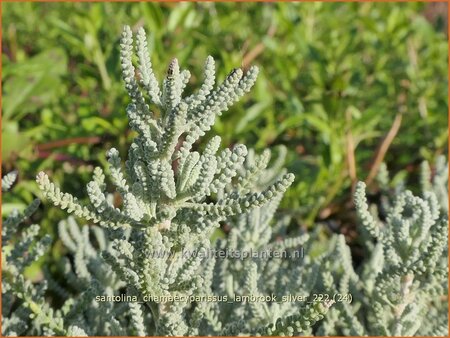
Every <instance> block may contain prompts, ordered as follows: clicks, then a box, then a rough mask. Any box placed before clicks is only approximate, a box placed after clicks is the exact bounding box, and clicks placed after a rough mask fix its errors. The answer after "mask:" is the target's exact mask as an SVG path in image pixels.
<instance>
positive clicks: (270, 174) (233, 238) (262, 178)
mask: <svg viewBox="0 0 450 338" xmlns="http://www.w3.org/2000/svg"><path fill="white" fill-rule="evenodd" d="M279 151H280V154H279V157H278V159H277V160H276V161H275V163H274V164H273V166H272V167H270V168H269V169H265V168H266V166H267V163H268V162H269V159H270V152H269V151H268V150H267V151H265V152H263V153H262V154H261V155H254V154H253V153H252V156H251V157H249V158H248V159H247V161H246V162H245V163H244V164H243V166H242V168H241V169H240V170H242V171H243V172H245V171H248V170H249V171H250V172H251V176H249V177H248V180H247V181H246V183H245V185H242V182H239V183H237V184H236V186H234V187H235V188H237V189H244V187H245V189H246V190H248V191H259V190H264V189H265V186H267V185H270V184H271V183H272V182H273V181H277V180H278V179H279V177H282V175H284V170H283V169H281V166H282V164H283V163H284V155H285V153H286V150H285V148H280V149H279ZM280 200H281V195H278V196H277V198H275V199H273V200H271V201H269V202H267V203H266V204H264V205H263V206H261V207H258V208H254V209H252V210H250V211H248V212H246V213H244V214H240V215H237V216H235V217H231V218H229V219H228V220H227V222H228V225H229V226H230V228H231V230H230V232H229V234H228V236H227V239H224V240H221V241H219V242H218V243H217V247H216V250H217V251H220V250H223V251H224V252H225V251H227V252H229V253H230V255H229V256H228V257H226V258H220V257H219V258H212V259H211V260H209V261H208V262H207V264H206V266H205V272H204V276H206V277H207V278H205V282H204V284H203V291H202V292H205V291H207V293H209V294H216V295H218V296H219V295H220V296H222V297H223V296H226V297H228V298H227V299H228V300H230V303H231V304H230V303H227V302H206V301H205V302H199V303H198V304H197V307H196V308H195V309H194V316H193V321H192V320H191V325H190V329H189V331H188V333H189V334H190V335H208V334H209V335H211V334H212V335H263V336H280V335H288V336H292V335H299V334H302V335H310V334H311V333H312V330H311V327H312V325H314V324H315V323H316V322H317V321H319V320H320V319H322V318H323V316H324V314H325V313H326V312H327V311H328V308H329V307H330V306H331V305H332V304H333V301H332V300H328V301H311V303H310V304H308V303H307V302H306V301H301V302H295V301H283V296H288V295H296V296H298V295H302V296H304V297H309V296H312V293H313V292H316V293H317V294H318V293H320V291H322V290H324V288H323V287H322V286H321V283H320V281H319V280H318V279H317V277H318V272H319V270H320V265H321V259H320V257H318V258H317V259H311V257H303V256H302V255H301V253H303V250H302V249H305V248H307V249H309V245H310V244H311V243H312V241H310V240H309V236H308V235H307V234H301V235H299V236H297V237H285V236H284V235H283V231H284V230H285V228H286V226H287V224H288V221H289V217H281V218H279V220H278V221H277V222H276V224H274V222H273V221H274V215H275V211H276V209H277V207H278V204H279V202H280ZM279 236H283V237H284V238H283V239H282V240H280V239H278V238H277V237H279ZM294 250H295V251H294ZM268 252H272V253H273V252H277V253H279V254H280V255H281V254H282V253H284V252H285V253H286V254H290V255H297V254H298V256H291V257H289V256H287V257H284V258H281V257H276V256H272V257H270V256H268V255H265V256H264V255H263V253H266V254H267V253H268ZM231 253H233V255H231ZM257 255H259V256H257ZM248 295H253V296H256V297H265V296H269V299H268V300H267V301H262V300H258V301H246V302H242V301H240V300H237V301H236V299H237V298H235V297H236V296H244V297H245V296H248ZM272 295H273V296H274V297H275V299H276V300H275V301H273V300H272V299H271V296H272ZM309 299H310V300H313V299H312V297H310V298H309Z"/></svg>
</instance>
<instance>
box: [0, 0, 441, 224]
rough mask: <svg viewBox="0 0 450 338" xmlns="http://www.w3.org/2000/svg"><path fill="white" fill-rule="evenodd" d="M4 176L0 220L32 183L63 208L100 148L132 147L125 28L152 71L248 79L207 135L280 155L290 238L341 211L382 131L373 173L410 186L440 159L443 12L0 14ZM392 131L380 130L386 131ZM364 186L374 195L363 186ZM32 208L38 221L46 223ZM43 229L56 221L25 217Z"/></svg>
mask: <svg viewBox="0 0 450 338" xmlns="http://www.w3.org/2000/svg"><path fill="white" fill-rule="evenodd" d="M1 5H2V10H3V20H2V29H3V41H2V50H3V54H2V66H3V72H2V85H3V87H2V88H3V92H2V95H3V100H2V102H3V104H2V144H3V149H2V158H3V162H2V169H3V173H5V172H8V171H10V170H12V169H18V171H19V182H18V183H17V184H16V186H15V190H14V191H15V193H14V194H9V195H10V196H5V200H4V201H3V209H4V212H8V210H11V209H12V208H14V207H19V208H21V207H23V206H25V205H26V204H28V203H29V202H30V201H31V200H32V198H33V194H35V195H39V194H38V192H37V187H36V184H35V182H34V177H35V175H36V174H37V172H38V171H40V170H45V171H46V172H47V173H49V175H50V176H51V177H52V178H53V179H54V181H55V182H56V183H57V184H58V185H60V186H61V187H62V189H63V190H65V191H67V192H70V193H73V194H74V195H75V196H78V197H83V196H85V193H84V189H85V188H84V187H85V184H86V183H87V182H88V180H89V177H90V173H91V172H92V170H93V168H94V166H95V165H98V164H100V165H102V164H104V162H105V156H104V154H105V151H106V150H107V149H109V148H110V147H112V146H115V147H117V148H118V149H119V150H120V152H121V153H122V155H123V156H124V155H125V152H126V149H127V148H128V145H129V143H130V140H131V137H132V135H130V134H129V132H128V127H127V123H128V121H127V118H126V114H125V107H126V105H127V103H128V101H129V100H128V97H127V95H126V92H125V90H124V87H123V83H122V80H121V78H120V76H121V75H120V66H119V52H118V47H119V38H120V33H121V30H122V27H123V25H124V24H129V25H131V26H132V28H133V29H137V28H138V27H140V26H143V27H145V29H146V31H147V33H148V36H149V41H150V49H151V55H152V61H153V64H154V68H155V72H156V74H157V75H159V76H160V78H161V77H162V75H163V74H164V72H165V70H166V67H167V65H168V63H169V61H170V60H171V59H172V58H173V57H177V58H178V60H179V62H180V64H181V66H182V68H187V69H189V70H190V71H191V73H193V77H192V78H191V87H189V88H188V89H194V88H197V87H198V85H199V83H200V82H201V79H202V77H201V74H202V66H203V63H204V60H205V58H206V56H207V55H212V56H213V57H214V58H215V60H216V63H217V69H218V71H219V80H221V79H223V78H224V77H225V75H226V74H227V73H228V72H229V71H230V70H231V69H232V68H235V67H244V68H247V67H248V66H249V65H251V64H256V65H258V66H259V67H260V69H261V72H260V76H259V78H258V80H257V83H256V85H255V87H254V88H253V90H252V92H251V93H250V94H248V95H247V96H246V98H245V99H244V100H243V101H241V102H240V103H239V104H237V105H235V106H234V107H233V108H232V109H230V110H229V111H228V112H226V113H224V114H223V115H222V116H221V117H220V118H219V119H218V121H217V123H216V125H215V127H214V130H213V131H212V133H217V134H219V135H220V136H221V137H222V139H223V144H224V145H226V146H228V145H232V144H234V143H237V142H241V143H244V144H246V145H247V146H248V147H254V148H255V149H256V150H257V151H261V150H262V149H264V148H266V147H271V148H274V149H275V150H274V151H275V152H276V146H277V145H280V144H283V145H285V146H287V148H288V157H287V161H286V166H287V168H288V169H289V170H290V171H291V172H293V173H294V174H295V175H296V181H295V183H294V185H293V186H292V187H291V189H289V191H288V192H287V193H286V195H285V198H284V200H283V202H282V206H281V210H282V211H283V212H285V213H289V214H291V215H292V216H293V219H294V222H296V223H297V224H298V225H301V226H311V225H312V224H314V222H315V221H322V220H327V219H336V220H338V221H339V222H344V219H345V215H346V213H348V210H349V209H350V208H351V204H349V203H348V201H349V200H351V186H352V182H354V181H355V180H356V179H359V180H366V179H367V177H368V175H369V172H370V171H371V169H372V168H373V165H374V162H376V161H375V157H376V155H377V149H379V147H380V146H381V144H382V143H383V140H384V138H385V136H386V135H387V133H388V132H389V130H390V129H391V128H392V126H393V124H394V128H393V129H394V130H393V131H392V132H393V134H394V135H393V136H394V138H393V141H392V143H389V144H387V145H388V146H389V147H388V151H387V152H386V153H383V152H381V153H380V154H379V156H378V158H379V160H383V161H385V162H386V163H387V164H388V167H389V168H390V169H391V170H392V172H393V173H395V174H397V176H396V178H397V179H399V178H402V177H405V176H406V173H407V172H410V175H409V176H408V177H411V178H410V181H411V182H410V183H411V184H412V186H413V187H414V184H415V181H414V180H415V177H417V176H415V175H416V173H417V171H418V167H419V164H420V162H421V161H422V160H423V159H427V160H430V161H431V162H433V161H434V159H435V158H436V156H437V155H439V154H442V153H445V154H446V153H447V142H448V141H447V140H448V129H447V125H448V121H447V118H448V114H447V112H448V101H447V93H448V81H447V74H448V64H447V60H448V44H447V36H446V31H447V29H446V25H447V17H446V13H447V10H446V7H445V6H446V5H445V4H444V5H443V6H442V4H432V5H430V4H425V3H211V2H209V3H176V4H175V3H173V4H168V3H2V4H1ZM400 119H401V123H400V125H397V127H399V129H398V130H395V123H394V121H397V123H398V122H399V120H400ZM373 189H376V187H375V188H373ZM44 210H45V212H44ZM35 217H37V218H39V219H40V223H41V224H43V225H44V227H46V228H47V230H48V231H50V232H52V231H55V230H54V229H55V227H56V221H57V220H60V219H62V218H64V217H65V215H64V213H61V212H60V211H57V210H55V208H51V207H50V206H47V207H45V209H43V210H42V211H41V213H40V214H38V215H37V216H35Z"/></svg>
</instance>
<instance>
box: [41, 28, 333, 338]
mask: <svg viewBox="0 0 450 338" xmlns="http://www.w3.org/2000/svg"><path fill="white" fill-rule="evenodd" d="M134 47H135V48H136V52H137V56H138V58H139V64H138V74H139V78H140V81H139V82H138V81H137V80H136V78H135V67H134V65H133V62H132V55H133V52H132V51H133V48H134ZM121 64H122V71H123V78H124V81H125V84H126V89H127V90H128V93H129V95H130V97H131V103H130V104H129V106H128V107H127V114H128V117H129V120H130V127H131V128H132V129H133V130H134V131H135V132H136V133H137V135H138V136H137V137H136V138H135V140H134V142H133V143H132V145H131V147H130V149H129V152H128V159H127V161H126V162H125V166H124V168H122V161H121V159H120V157H119V153H118V151H117V150H116V149H114V148H113V149H111V150H109V151H108V152H107V157H108V163H109V167H108V171H109V177H110V179H111V182H112V183H113V185H114V187H115V190H116V192H117V193H118V195H120V197H121V199H122V205H121V207H117V206H115V205H114V204H113V203H111V201H109V200H108V198H107V194H106V183H105V175H104V173H103V171H102V170H101V169H100V168H97V169H96V170H95V172H94V176H93V179H92V181H91V182H89V183H88V184H87V194H88V197H89V200H90V204H89V205H82V204H81V203H80V202H79V201H78V199H77V198H75V197H74V196H72V195H70V194H67V193H63V192H61V191H60V189H59V188H58V187H56V186H55V185H54V184H53V183H51V182H50V180H49V178H48V176H47V175H46V174H44V173H43V172H41V173H40V174H39V175H38V177H37V182H38V184H39V187H40V188H41V190H42V191H43V193H44V195H45V196H46V197H47V198H48V199H49V200H51V201H52V202H53V203H54V204H55V205H57V206H60V207H61V208H62V209H65V210H67V211H68V212H69V213H73V214H75V215H76V216H78V217H82V218H84V219H86V220H88V221H91V222H93V223H96V224H99V225H100V227H102V229H103V230H104V232H105V233H106V237H107V238H108V241H109V243H110V247H108V249H105V248H104V249H101V250H99V251H101V255H98V252H95V251H96V250H93V249H92V248H91V247H90V246H89V244H88V243H89V241H87V236H88V234H87V233H88V231H87V230H83V231H82V232H81V233H77V232H76V231H75V230H73V231H72V232H71V234H70V235H69V234H68V231H66V233H64V228H65V227H64V226H62V227H61V228H60V236H61V238H62V240H63V242H64V243H65V244H66V246H67V247H68V248H69V249H70V250H71V251H72V252H73V253H74V255H75V266H74V271H75V275H76V277H77V278H78V280H81V285H82V286H85V285H88V284H90V287H89V289H88V290H86V291H84V292H83V293H82V294H81V296H80V297H79V298H80V299H84V300H85V301H86V303H85V304H84V305H85V306H86V307H88V304H90V307H95V306H94V301H93V299H92V298H93V297H92V295H93V294H95V293H98V294H103V293H105V292H106V293H108V292H117V284H114V283H113V285H110V284H104V283H105V281H104V280H103V279H102V277H104V274H106V273H109V272H107V270H108V269H111V270H112V272H110V273H109V276H114V277H113V278H112V280H114V281H117V283H119V284H120V282H121V283H124V285H125V286H126V288H125V291H126V293H127V294H128V295H137V296H138V297H139V299H143V298H144V297H155V296H159V297H160V296H172V297H174V296H191V295H196V294H199V293H204V290H205V286H204V285H205V283H206V282H207V279H206V276H204V275H203V272H202V271H203V264H204V263H205V259H204V258H202V257H203V256H202V255H196V256H194V255H191V256H189V257H187V256H186V255H184V254H183V252H186V251H190V252H201V251H203V252H207V251H208V250H209V249H210V241H209V238H210V236H211V234H212V232H213V231H214V229H216V228H217V227H219V225H220V222H221V221H224V220H226V219H227V218H229V217H232V216H235V215H240V214H243V213H246V212H250V211H251V210H253V209H255V208H258V207H259V206H262V205H267V204H268V203H271V202H273V201H278V200H279V199H280V198H281V195H282V194H283V192H284V191H285V190H286V189H287V187H288V186H289V185H290V184H291V183H292V181H293V175H292V174H283V175H278V176H277V177H276V178H275V179H274V180H273V182H271V184H270V185H268V186H266V185H264V188H263V189H262V190H257V191H255V189H253V188H252V187H253V186H254V185H255V182H254V180H255V177H256V176H255V175H256V174H258V173H260V172H262V171H263V170H264V169H265V167H266V165H267V158H268V153H265V154H263V155H262V156H261V158H260V159H258V160H257V161H255V162H254V164H253V165H250V166H247V167H245V166H243V164H244V162H245V161H246V160H247V161H248V160H249V156H248V151H247V148H246V147H245V146H244V145H236V146H234V147H233V148H232V149H228V148H226V149H224V150H219V148H220V137H218V136H215V137H213V138H211V139H210V140H209V142H208V143H207V144H206V146H205V148H204V149H203V152H200V151H196V150H194V147H193V146H194V143H195V142H196V141H197V140H198V139H199V138H200V137H201V136H204V135H205V133H206V132H207V131H208V130H210V128H211V126H212V125H213V123H214V120H215V117H216V116H217V115H220V114H221V113H222V112H223V111H225V110H227V109H228V108H229V107H230V106H231V105H232V104H233V103H234V102H236V101H237V100H239V98H241V97H242V96H243V95H244V94H245V93H246V92H248V91H249V90H250V88H251V87H252V85H253V83H254V81H255V79H256V76H257V73H258V69H257V68H256V67H252V68H250V69H249V70H248V72H247V73H246V74H243V72H242V70H241V69H235V70H233V71H232V72H231V73H230V74H229V75H228V76H227V77H226V79H225V80H224V81H223V82H222V83H221V84H220V85H218V86H216V87H215V75H214V60H213V59H212V58H211V57H208V58H207V60H206V63H205V72H204V74H205V80H204V83H203V85H202V86H201V87H200V90H199V91H198V92H197V93H196V94H192V95H190V96H187V97H183V96H182V94H183V90H184V88H185V86H186V84H187V82H188V80H189V76H190V75H189V72H188V71H186V70H183V71H182V70H180V69H179V65H178V61H177V60H176V59H174V60H173V61H172V62H171V63H170V65H169V68H168V71H167V74H166V76H165V78H164V80H163V83H162V86H161V87H159V86H158V83H157V80H156V78H155V75H154V73H153V71H152V68H151V61H150V57H149V55H148V50H147V45H146V39H145V33H144V31H143V30H142V29H141V30H139V31H138V33H137V37H136V45H135V46H133V37H132V32H131V29H130V28H129V27H125V29H124V32H123V34H122V39H121ZM146 97H147V99H146ZM153 109H154V111H153ZM272 209H273V207H272ZM271 212H273V210H272V211H271ZM269 216H270V213H269V214H268V215H267V216H266V217H269ZM74 236H75V237H74ZM71 237H72V238H71ZM80 241H82V242H83V243H85V244H83V245H81V244H80ZM158 255H160V256H159V257H157V256H158ZM104 263H106V264H107V265H106V267H107V268H105V266H103V264H104ZM100 266H101V268H100ZM93 267H98V268H99V271H103V269H105V272H104V273H103V272H96V270H95V269H93ZM114 285H115V286H114ZM68 301H69V300H68ZM97 306H100V305H98V304H97ZM192 306H193V305H192V304H190V303H187V304H186V303H181V302H171V301H167V302H160V303H158V302H154V301H149V302H146V303H144V304H142V306H141V305H139V306H138V305H136V304H133V305H132V308H131V309H130V311H131V312H132V321H133V329H132V330H128V331H127V330H126V329H125V332H123V333H125V334H133V333H134V334H139V335H144V334H156V335H186V334H188V333H189V327H190V325H189V322H190V321H191V320H193V319H192V318H189V317H190V315H189V314H190V313H195V315H196V316H198V318H197V319H198V320H200V319H201V318H202V316H204V315H205V314H204V312H202V311H197V312H195V311H194V310H193V309H192ZM77 309H78V310H71V311H70V316H69V317H70V320H66V321H65V322H64V323H65V324H64V325H65V328H66V329H67V330H69V331H70V330H71V331H70V332H79V331H80V330H81V331H82V332H85V333H86V334H95V335H102V334H110V332H111V330H112V329H111V330H110V329H106V330H105V328H104V327H100V326H92V324H91V323H89V320H90V319H92V318H94V317H90V316H91V315H90V313H88V312H86V311H83V308H82V307H81V306H79V307H77ZM325 310H326V309H325V308H323V307H322V306H321V304H315V307H313V308H309V309H305V310H304V312H305V318H310V317H311V318H313V317H314V318H315V319H318V318H319V316H318V315H317V316H316V314H317V313H319V312H320V313H321V312H324V311H325ZM98 311H101V312H102V313H103V314H104V315H105V318H104V321H103V322H105V321H108V323H110V325H111V326H112V327H113V329H114V330H115V329H116V328H117V330H119V328H120V327H122V326H121V325H122V324H123V320H121V319H120V318H119V317H118V314H117V313H116V312H115V310H114V307H113V306H105V308H104V309H101V310H100V309H99V310H98ZM193 311H194V312H193ZM308 316H309V317H308ZM149 318H151V319H149ZM194 319H195V318H194ZM292 320H293V319H292ZM295 322H297V320H295ZM305 323H306V322H305ZM305 323H303V325H305ZM280 325H281V324H280ZM283 325H285V323H283ZM286 325H287V324H286ZM274 332H275V331H274ZM119 333H120V332H118V333H115V334H119Z"/></svg>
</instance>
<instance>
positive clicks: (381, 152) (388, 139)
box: [366, 113, 402, 185]
mask: <svg viewBox="0 0 450 338" xmlns="http://www.w3.org/2000/svg"><path fill="white" fill-rule="evenodd" d="M401 123H402V114H400V113H399V114H397V115H396V116H395V120H394V122H393V123H392V126H391V129H389V131H388V133H387V134H386V136H385V137H384V139H383V141H382V142H381V144H380V146H379V147H378V150H377V152H376V153H375V158H374V160H373V161H372V166H371V168H370V172H369V175H368V176H367V178H366V184H367V185H370V184H371V183H372V181H373V179H374V178H375V176H376V175H377V173H378V169H379V168H380V165H381V162H383V159H384V157H385V156H386V152H387V151H388V149H389V147H390V145H391V143H392V141H393V140H394V138H395V136H396V135H397V133H398V130H399V129H400V125H401Z"/></svg>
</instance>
